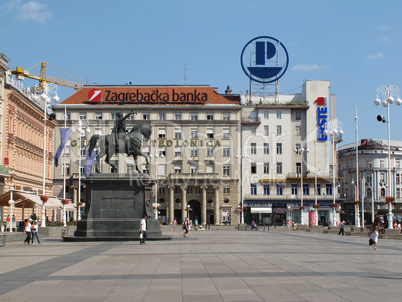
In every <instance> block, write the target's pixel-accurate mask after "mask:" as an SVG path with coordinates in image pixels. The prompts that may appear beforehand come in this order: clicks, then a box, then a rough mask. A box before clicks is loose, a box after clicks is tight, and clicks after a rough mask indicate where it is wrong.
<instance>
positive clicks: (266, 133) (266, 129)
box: [264, 125, 269, 135]
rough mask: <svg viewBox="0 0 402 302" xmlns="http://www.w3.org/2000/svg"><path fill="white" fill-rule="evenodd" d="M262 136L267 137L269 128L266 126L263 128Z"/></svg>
mask: <svg viewBox="0 0 402 302" xmlns="http://www.w3.org/2000/svg"><path fill="white" fill-rule="evenodd" d="M264 134H265V135H269V126H268V125H265V126H264Z"/></svg>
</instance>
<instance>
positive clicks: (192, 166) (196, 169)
mask: <svg viewBox="0 0 402 302" xmlns="http://www.w3.org/2000/svg"><path fill="white" fill-rule="evenodd" d="M190 172H191V173H198V166H197V165H196V164H192V165H191V166H190Z"/></svg>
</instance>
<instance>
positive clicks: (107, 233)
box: [63, 173, 170, 241]
mask: <svg viewBox="0 0 402 302" xmlns="http://www.w3.org/2000/svg"><path fill="white" fill-rule="evenodd" d="M83 182H84V184H85V185H86V204H85V214H84V215H82V216H83V217H82V219H81V221H78V223H77V230H76V231H75V233H74V237H64V238H63V239H64V241H94V240H96V241H103V240H139V236H140V222H141V219H142V218H143V215H144V214H146V215H147V216H148V219H147V235H148V239H150V240H153V239H154V240H155V239H162V231H161V229H160V223H159V221H158V220H156V219H155V215H154V212H153V209H152V186H153V185H154V184H155V180H153V179H151V178H150V177H149V175H147V174H116V173H108V174H92V175H91V176H90V177H89V178H87V179H86V180H84V181H83ZM164 239H170V238H164Z"/></svg>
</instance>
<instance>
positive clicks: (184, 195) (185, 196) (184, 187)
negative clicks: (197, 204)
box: [180, 185, 187, 223]
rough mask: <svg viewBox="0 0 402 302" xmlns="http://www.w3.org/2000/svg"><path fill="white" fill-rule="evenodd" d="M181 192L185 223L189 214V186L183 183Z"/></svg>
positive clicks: (182, 213)
mask: <svg viewBox="0 0 402 302" xmlns="http://www.w3.org/2000/svg"><path fill="white" fill-rule="evenodd" d="M180 188H181V193H182V198H181V222H182V223H183V222H184V220H185V219H186V216H187V211H186V209H187V186H186V185H181V186H180Z"/></svg>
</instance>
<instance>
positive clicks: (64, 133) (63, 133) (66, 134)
mask: <svg viewBox="0 0 402 302" xmlns="http://www.w3.org/2000/svg"><path fill="white" fill-rule="evenodd" d="M71 133H73V130H70V129H64V128H60V139H61V142H60V146H59V148H58V149H57V152H56V155H55V156H54V165H55V166H56V167H57V166H58V165H59V157H60V155H61V152H63V149H64V146H65V145H66V143H67V141H68V140H69V139H70V136H71Z"/></svg>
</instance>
